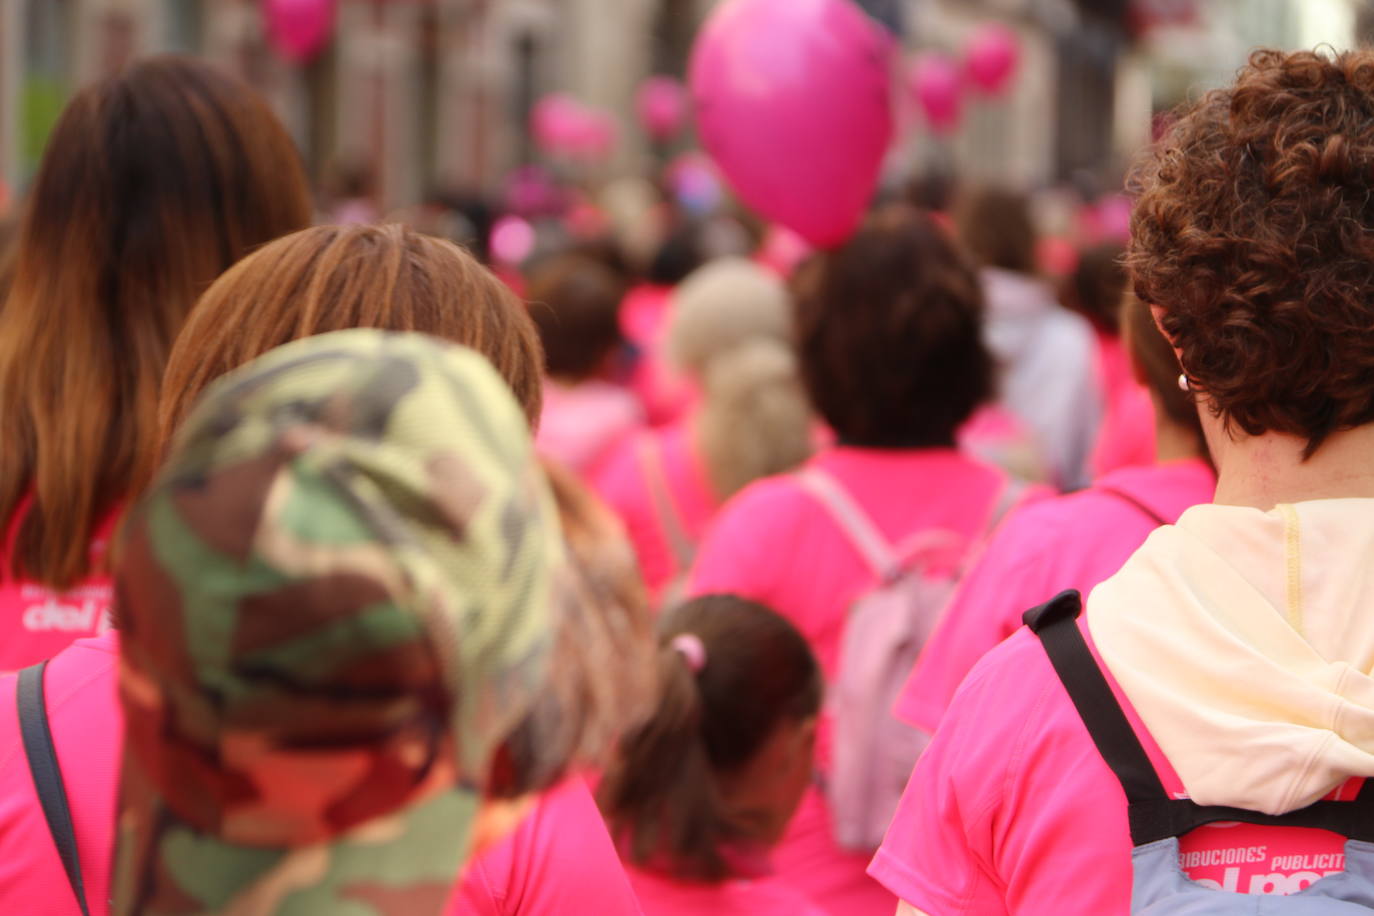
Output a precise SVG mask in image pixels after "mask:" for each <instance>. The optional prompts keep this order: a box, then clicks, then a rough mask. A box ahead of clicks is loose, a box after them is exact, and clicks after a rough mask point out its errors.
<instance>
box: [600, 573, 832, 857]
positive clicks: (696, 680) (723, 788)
mask: <svg viewBox="0 0 1374 916" xmlns="http://www.w3.org/2000/svg"><path fill="white" fill-rule="evenodd" d="M658 670H659V675H658V677H659V688H658V703H657V707H656V709H655V710H654V712H653V713H652V715H651V716H650V717H649V719H648V720H647V721H645V723H644V724H643V725H641V726H640V727H638V728H637V729H635V730H633V731H631V732H630V733H629V734H628V735H626V736H625V738H624V740H623V741H622V742H621V747H620V752H619V755H618V756H617V758H616V760H615V761H614V762H613V763H612V764H611V766H610V767H609V768H608V770H607V772H606V775H605V778H604V779H603V781H602V784H601V788H600V791H599V793H598V795H599V802H600V804H601V809H602V812H603V813H604V814H605V815H606V818H607V821H608V823H609V825H610V828H611V833H612V836H613V837H614V838H615V839H616V841H617V842H618V843H619V844H620V845H621V847H622V849H624V851H625V854H626V855H627V856H628V857H629V858H630V859H631V860H632V861H634V862H637V863H639V864H641V865H648V866H651V867H655V868H660V869H663V870H666V871H668V872H670V873H672V874H674V875H676V876H679V877H683V878H694V879H699V880H708V881H709V880H721V879H723V878H726V877H728V876H729V875H730V873H731V861H730V860H731V852H732V851H736V852H738V851H741V850H745V849H748V848H750V847H757V846H765V847H766V846H771V845H773V844H775V843H776V842H777V841H778V840H779V839H781V837H782V833H783V830H784V829H785V828H786V826H787V822H788V821H789V820H790V819H791V817H792V814H793V813H794V812H795V810H796V806H797V804H798V803H799V802H800V800H801V796H802V793H803V792H804V791H805V788H806V786H807V785H808V784H809V781H810V778H811V772H812V757H813V751H814V746H815V722H816V715H817V714H818V712H819V710H820V703H821V692H822V685H821V673H820V668H819V666H818V665H817V663H816V659H815V657H814V656H813V655H812V653H811V649H810V648H809V647H808V646H807V644H806V640H805V639H804V638H803V637H802V635H801V634H800V633H798V632H797V630H796V628H795V627H793V626H792V624H790V623H788V622H787V620H785V619H784V618H782V617H780V616H779V615H777V614H775V613H773V612H772V611H770V610H768V609H767V608H765V607H763V606H761V605H758V604H755V603H753V602H751V601H746V600H744V599H742V598H736V597H734V596H730V595H716V596H708V597H701V598H696V599H693V600H692V601H689V602H687V603H686V604H684V605H681V606H680V607H678V608H677V609H676V610H673V611H672V612H670V613H669V614H668V615H667V616H666V617H665V618H664V619H663V620H662V621H661V623H660V627H659V652H658Z"/></svg>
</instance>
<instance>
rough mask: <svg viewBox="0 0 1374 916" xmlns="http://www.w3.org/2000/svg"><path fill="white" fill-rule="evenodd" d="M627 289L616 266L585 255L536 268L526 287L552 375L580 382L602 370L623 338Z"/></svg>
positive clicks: (563, 258)
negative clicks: (622, 313)
mask: <svg viewBox="0 0 1374 916" xmlns="http://www.w3.org/2000/svg"><path fill="white" fill-rule="evenodd" d="M625 290H626V286H625V282H624V280H623V279H622V278H621V277H620V276H619V275H618V274H616V273H615V271H613V270H611V269H610V268H609V267H607V266H605V265H604V264H601V263H599V262H597V261H593V260H592V259H590V258H587V257H583V256H580V255H562V256H559V257H555V258H552V259H550V260H548V261H545V262H543V263H542V264H539V265H537V266H536V267H535V268H534V270H533V272H532V273H531V275H530V284H529V288H528V290H527V291H526V292H527V295H528V296H529V300H530V314H531V315H532V316H533V318H534V323H535V326H536V327H537V328H539V339H540V341H541V342H542V343H543V344H544V360H545V366H546V367H547V369H548V372H549V375H551V376H553V377H554V378H566V379H569V380H571V381H575V382H577V381H582V380H584V379H587V378H590V377H591V376H593V375H595V374H596V373H597V370H599V369H600V368H601V367H602V366H603V364H604V363H605V362H606V357H607V356H609V355H610V354H611V353H612V352H613V351H614V350H615V348H616V347H617V346H618V345H619V344H620V341H621V338H620V317H619V316H620V300H621V299H623V298H624V296H625Z"/></svg>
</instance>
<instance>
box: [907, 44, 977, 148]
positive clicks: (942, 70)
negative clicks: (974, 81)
mask: <svg viewBox="0 0 1374 916" xmlns="http://www.w3.org/2000/svg"><path fill="white" fill-rule="evenodd" d="M911 91H912V92H913V93H914V94H915V95H916V101H917V103H918V104H920V106H921V111H922V112H923V113H924V114H925V116H926V122H927V123H928V124H929V125H930V129H931V130H932V131H933V132H935V133H937V134H947V133H949V132H950V131H952V130H954V129H955V128H957V127H958V126H959V121H960V120H961V119H962V118H963V114H964V81H963V78H962V77H961V76H960V75H959V66H958V64H956V63H955V62H954V61H952V60H950V59H949V58H948V57H946V56H945V55H943V54H923V55H921V56H920V57H918V58H916V63H915V64H914V65H912V68H911Z"/></svg>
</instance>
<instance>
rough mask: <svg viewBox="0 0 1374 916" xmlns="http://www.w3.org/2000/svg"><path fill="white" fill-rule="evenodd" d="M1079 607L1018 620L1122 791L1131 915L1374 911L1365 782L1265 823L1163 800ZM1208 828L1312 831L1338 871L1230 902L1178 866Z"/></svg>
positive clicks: (1068, 602) (1369, 797)
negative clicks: (1340, 798)
mask: <svg viewBox="0 0 1374 916" xmlns="http://www.w3.org/2000/svg"><path fill="white" fill-rule="evenodd" d="M1081 609H1082V599H1081V597H1080V596H1079V594H1078V592H1064V593H1062V594H1060V595H1059V596H1057V597H1056V598H1054V599H1053V600H1052V601H1050V602H1048V603H1046V604H1043V605H1041V606H1040V607H1038V608H1034V609H1032V610H1030V611H1027V612H1026V616H1025V621H1026V625H1027V626H1029V627H1030V628H1031V630H1032V631H1034V632H1035V634H1036V635H1037V636H1039V637H1040V641H1041V643H1042V644H1043V645H1044V647H1045V652H1046V654H1048V655H1049V657H1050V663H1051V664H1052V665H1054V670H1055V673H1056V674H1058V675H1059V680H1060V681H1061V682H1063V684H1064V689H1065V690H1066V691H1068V694H1069V698H1070V699H1071V700H1072V701H1073V705H1074V707H1075V708H1076V709H1077V710H1078V715H1079V716H1080V717H1081V718H1082V719H1083V724H1084V725H1085V726H1086V727H1087V729H1088V733H1089V734H1090V735H1091V736H1092V739H1093V743H1094V744H1096V745H1097V750H1098V752H1099V753H1100V754H1101V755H1102V759H1103V760H1105V761H1106V762H1107V765H1108V766H1109V767H1111V770H1112V772H1113V773H1114V774H1116V778H1117V779H1118V780H1119V781H1120V782H1121V787H1122V789H1124V790H1125V792H1126V800H1127V803H1128V805H1129V807H1128V814H1129V818H1130V825H1131V843H1132V844H1133V845H1134V847H1135V848H1134V850H1133V851H1132V852H1131V866H1132V872H1133V876H1134V877H1133V884H1132V889H1131V912H1132V913H1133V914H1136V916H1166V914H1167V916H1241V914H1246V916H1269V914H1272V916H1341V914H1351V916H1353V914H1356V913H1363V914H1365V916H1369V914H1370V913H1371V912H1374V779H1367V780H1365V783H1364V786H1363V787H1362V788H1361V789H1360V793H1359V795H1358V797H1356V799H1355V800H1354V801H1349V802H1335V801H1320V802H1317V803H1316V804H1314V805H1311V806H1310V807H1307V808H1303V809H1301V810H1299V811H1292V812H1290V813H1288V814H1284V815H1280V816H1277V817H1276V816H1273V815H1267V814H1259V813H1257V812H1254V811H1246V810H1243V809H1241V808H1225V807H1219V806H1203V805H1198V804H1194V803H1193V802H1191V801H1189V800H1187V799H1177V798H1170V797H1169V795H1168V793H1166V792H1165V791H1164V784H1163V783H1161V782H1160V780H1159V775H1158V774H1157V773H1156V772H1155V769H1154V765H1153V764H1151V763H1150V758H1149V756H1148V755H1147V754H1146V753H1145V749H1144V747H1142V746H1141V744H1140V739H1139V738H1138V737H1136V734H1135V731H1134V729H1132V727H1131V724H1130V721H1129V720H1128V719H1127V718H1126V713H1125V712H1124V711H1123V710H1122V709H1121V705H1120V704H1119V703H1118V702H1117V701H1116V696H1115V694H1113V693H1112V688H1111V686H1110V685H1109V684H1108V683H1107V679H1106V677H1104V676H1103V674H1102V671H1101V669H1100V668H1098V666H1097V661H1096V659H1094V658H1093V655H1092V652H1091V650H1089V649H1088V644H1087V641H1086V640H1084V638H1083V634H1082V632H1081V631H1080V630H1079V628H1078V614H1079V612H1080V610H1081ZM1217 821H1239V822H1241V823H1247V824H1262V825H1267V826H1274V827H1317V828H1321V829H1324V830H1330V831H1332V832H1333V833H1337V834H1340V835H1341V836H1344V837H1346V844H1345V870H1344V871H1342V872H1338V873H1337V874H1333V875H1327V876H1326V877H1324V878H1320V879H1318V880H1316V881H1314V882H1313V883H1312V884H1310V885H1308V886H1307V887H1305V888H1304V889H1302V890H1301V891H1298V892H1297V893H1296V894H1290V895H1288V896H1269V895H1258V894H1237V893H1233V892H1231V891H1224V890H1217V889H1214V888H1210V887H1206V886H1204V885H1201V884H1198V883H1197V882H1195V881H1193V880H1191V879H1189V877H1188V876H1187V875H1186V874H1184V872H1183V869H1182V867H1181V866H1180V865H1179V861H1178V838H1179V837H1180V836H1182V835H1183V834H1185V833H1187V832H1188V831H1190V830H1193V829H1195V828H1197V827H1201V826H1202V825H1204V824H1211V823H1215V822H1217Z"/></svg>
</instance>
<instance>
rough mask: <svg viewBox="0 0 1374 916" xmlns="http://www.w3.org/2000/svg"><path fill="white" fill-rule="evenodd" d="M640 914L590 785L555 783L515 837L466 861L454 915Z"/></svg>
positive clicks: (452, 905)
mask: <svg viewBox="0 0 1374 916" xmlns="http://www.w3.org/2000/svg"><path fill="white" fill-rule="evenodd" d="M593 911H594V912H596V913H599V914H601V913H604V914H606V916H638V914H639V913H640V905H639V901H638V900H637V899H636V897H635V893H634V891H632V890H631V889H630V884H629V882H628V881H627V879H626V877H625V869H624V867H623V866H622V865H621V864H620V857H619V856H618V855H617V854H616V851H615V846H614V845H613V844H612V843H611V838H610V835H609V834H608V833H607V831H606V824H605V822H604V821H603V820H602V819H601V813H600V812H599V811H598V810H597V808H596V803H595V802H594V801H593V800H592V796H591V793H590V792H589V791H588V790H587V785H586V783H585V782H583V781H582V780H581V779H580V778H577V777H573V778H570V779H568V780H567V781H566V782H564V783H563V784H562V785H560V786H558V787H556V788H554V789H552V790H550V791H549V792H548V793H547V794H546V795H544V797H543V798H541V799H540V800H539V803H538V804H537V805H536V806H535V808H534V810H533V811H531V812H530V814H529V816H528V817H526V818H525V820H524V821H523V822H522V823H521V825H520V827H519V828H518V829H517V830H516V831H515V833H513V834H512V835H511V836H509V837H507V838H506V839H505V840H503V841H502V842H500V843H498V844H497V845H496V846H494V847H492V848H491V849H489V850H487V851H486V852H483V853H482V854H481V855H480V856H478V857H477V858H476V859H474V860H473V861H472V862H470V863H469V864H468V868H467V871H466V872H465V873H464V875H463V880H462V883H461V884H460V885H459V887H458V888H457V891H456V892H455V894H454V896H453V899H452V900H451V901H450V903H449V907H448V914H449V916H517V914H519V916H563V914H566V913H578V912H593Z"/></svg>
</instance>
